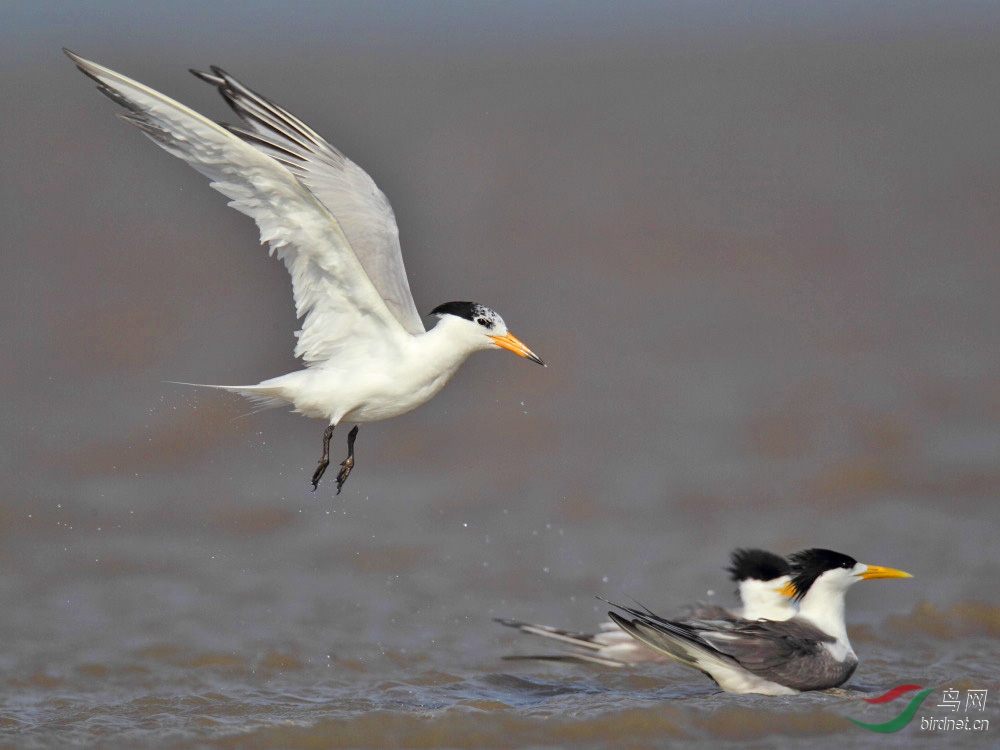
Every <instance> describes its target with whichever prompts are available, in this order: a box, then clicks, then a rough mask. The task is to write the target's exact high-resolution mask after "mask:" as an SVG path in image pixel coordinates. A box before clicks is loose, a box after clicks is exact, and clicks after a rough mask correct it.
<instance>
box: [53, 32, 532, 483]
mask: <svg viewBox="0 0 1000 750" xmlns="http://www.w3.org/2000/svg"><path fill="white" fill-rule="evenodd" d="M64 52H65V53H66V54H67V55H68V56H69V57H70V59H71V60H73V62H75V63H76V66H77V67H78V68H79V69H80V70H81V71H82V72H83V73H85V74H86V75H88V76H90V77H91V78H93V79H94V80H95V81H97V83H98V84H99V85H98V88H99V90H100V91H101V92H102V93H104V94H106V95H107V96H108V97H110V98H111V99H112V100H114V101H115V102H117V103H118V104H120V105H121V106H123V107H124V108H125V109H127V110H128V113H127V114H123V115H122V118H123V119H125V120H126V121H127V122H130V123H132V124H133V125H135V126H137V127H138V128H139V129H140V130H142V132H143V133H144V134H145V135H146V136H148V137H149V138H150V139H151V140H152V141H153V142H154V143H156V144H157V145H158V146H160V147H161V148H163V149H164V150H166V151H168V152H170V153H171V154H173V155H174V156H176V157H179V158H181V159H183V160H184V161H186V162H188V164H190V165H191V166H192V167H194V168H195V169H197V170H198V171H199V172H201V173H202V174H204V175H205V176H206V177H208V178H209V179H211V180H212V182H211V186H212V187H213V188H215V189H216V190H218V191H219V192H220V193H222V194H223V195H225V196H226V197H228V198H229V199H230V203H229V205H230V206H232V207H233V208H235V209H236V210H237V211H240V212H241V213H244V214H246V215H247V216H249V217H251V218H252V219H253V220H254V221H255V222H257V226H258V227H259V229H260V236H261V242H266V243H268V245H269V248H270V252H271V254H272V255H274V254H276V255H277V256H278V257H279V258H280V259H281V260H282V261H284V263H285V267H286V268H287V269H288V272H289V273H290V274H291V276H292V292H293V294H294V296H295V311H296V314H297V315H298V317H299V318H302V319H303V320H302V330H301V331H298V332H297V333H296V336H297V337H298V343H297V344H296V346H295V356H297V357H301V358H302V360H303V361H304V362H305V364H306V367H305V369H302V370H297V371H296V372H291V373H289V374H287V375H281V376H279V377H276V378H271V379H270V380H265V381H263V382H262V383H258V384H257V385H242V386H207V387H212V388H222V389H225V390H227V391H232V392H234V393H239V394H241V395H243V396H246V397H247V398H250V399H252V400H253V401H254V402H255V403H257V404H258V405H260V406H262V407H270V406H279V405H281V404H290V405H291V406H292V407H294V410H295V411H297V412H299V413H301V414H304V415H306V416H307V417H317V418H321V419H325V420H326V421H327V422H328V427H327V428H326V430H325V431H324V433H323V455H322V458H321V459H320V461H319V465H318V466H317V467H316V471H315V472H314V473H313V477H312V485H313V489H314V490H315V489H316V487H317V486H318V485H319V481H320V478H321V477H322V476H323V473H324V472H325V471H326V467H327V466H328V465H329V463H330V438H331V436H332V434H333V429H334V427H336V426H337V425H338V424H339V423H340V422H342V421H347V422H352V423H354V425H355V426H354V427H353V429H351V431H350V433H349V434H348V436H347V445H348V455H347V458H346V459H345V460H344V462H343V463H342V464H341V465H340V472H339V473H338V475H337V492H338V493H339V492H340V490H341V488H342V487H343V485H344V482H345V481H346V479H347V477H348V475H349V474H350V472H351V469H352V468H353V467H354V440H355V438H356V437H357V434H358V425H359V424H363V423H365V422H374V421H377V420H380V419H389V418H391V417H396V416H399V415H400V414H405V413H406V412H408V411H410V410H411V409H415V408H416V407H418V406H420V405H421V404H423V403H424V402H426V401H427V400H428V399H430V398H431V397H433V396H434V395H435V394H436V393H437V392H438V391H439V390H441V388H442V387H443V386H444V384H445V383H447V382H448V380H449V379H450V378H451V376H452V375H454V374H455V372H456V370H458V368H459V366H461V364H462V363H463V362H464V361H465V360H466V358H467V357H468V356H469V355H470V354H472V353H473V352H476V351H479V350H483V349H498V348H502V349H508V350H510V351H512V352H514V353H515V354H518V355H520V356H522V357H526V358H528V359H530V360H531V361H533V362H537V363H538V364H540V365H544V362H542V360H541V359H539V358H538V356H537V355H535V353H534V352H532V351H531V350H530V349H529V348H528V347H527V346H525V345H524V344H523V343H522V342H521V341H520V340H519V339H518V338H517V337H516V336H514V334H512V333H511V332H510V331H508V330H507V325H506V324H505V323H504V320H503V318H501V317H500V316H499V315H498V314H497V313H496V312H494V311H493V310H491V309H490V308H488V307H486V306H485V305H480V304H477V303H474V302H448V303H445V304H443V305H439V306H438V307H436V308H435V309H434V310H432V311H431V314H432V315H435V316H437V318H438V323H437V325H436V326H434V328H432V329H431V330H430V331H426V330H425V329H424V326H423V323H422V322H421V320H420V315H419V314H418V313H417V308H416V306H415V305H414V303H413V297H412V295H411V294H410V287H409V284H408V283H407V280H406V271H405V269H404V268H403V257H402V253H401V251H400V246H399V230H398V229H397V227H396V219H395V216H394V215H393V212H392V207H391V206H390V205H389V201H388V199H386V197H385V195H384V194H383V193H382V191H381V190H379V189H378V187H376V185H375V183H374V182H373V181H372V179H371V177H369V176H368V174H367V173H365V171H364V170H362V169H361V168H360V167H359V166H357V165H356V164H355V163H354V162H352V161H351V160H350V159H348V158H347V157H345V156H344V155H343V154H342V153H340V151H338V150H337V149H336V148H334V147H333V146H331V145H330V144H329V143H327V141H326V140H324V139H323V138H322V137H321V136H320V135H319V134H317V133H316V131H314V130H313V129H312V128H310V127H309V126H308V125H306V124H305V123H303V122H302V121H301V120H299V119H298V118H297V117H295V116H294V115H292V114H290V113H289V112H287V111H286V110H284V109H282V108H281V107H279V106H277V105H276V104H274V103H273V102H271V101H268V100H267V99H265V98H264V97H262V96H260V95H259V94H256V93H254V92H253V91H251V90H250V89H248V88H247V87H246V86H244V85H243V84H241V83H240V82H239V81H237V80H236V79H235V78H233V77H232V76H230V75H228V74H227V73H226V72H225V71H223V70H222V69H220V68H217V67H213V68H211V71H212V72H211V73H200V72H198V71H191V72H192V73H194V74H195V75H196V76H197V77H198V78H200V79H201V80H203V81H205V82H207V83H210V84H211V85H213V86H215V87H217V88H218V89H219V92H220V93H221V94H222V96H223V98H224V99H225V100H226V103H227V104H229V106H230V107H232V109H233V110H234V111H235V112H236V114H237V115H238V116H239V118H240V120H241V125H240V127H233V126H230V125H217V124H216V123H214V122H212V121H210V120H208V119H206V118H205V117H202V116H201V115H199V114H198V113H197V112H194V111H192V110H190V109H188V108H187V107H185V106H184V105H182V104H179V103H178V102H175V101H174V100H173V99H170V98H169V97H167V96H164V95H163V94H161V93H159V92H157V91H154V90H153V89H151V88H148V87H147V86H144V85H143V84H141V83H138V82H136V81H133V80H131V79H130V78H126V77H125V76H123V75H121V74H120V73H116V72H114V71H113V70H109V69H108V68H105V67H103V66H101V65H98V64H97V63H93V62H90V61H88V60H85V59H83V58H82V57H80V56H79V55H76V54H74V53H72V52H70V51H69V50H64ZM192 385H193V384H192Z"/></svg>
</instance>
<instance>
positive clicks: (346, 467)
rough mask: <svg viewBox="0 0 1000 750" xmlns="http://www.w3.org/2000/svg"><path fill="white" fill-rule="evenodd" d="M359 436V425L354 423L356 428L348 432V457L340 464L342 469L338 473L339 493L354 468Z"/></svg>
mask: <svg viewBox="0 0 1000 750" xmlns="http://www.w3.org/2000/svg"><path fill="white" fill-rule="evenodd" d="M357 436H358V425H354V429H353V430H351V431H350V432H348V433H347V458H345V459H344V462H343V463H342V464H341V465H340V471H339V472H338V473H337V494H338V495H339V494H340V490H341V488H342V487H343V486H344V482H346V481H347V477H349V476H350V475H351V469H353V468H354V440H355V438H357Z"/></svg>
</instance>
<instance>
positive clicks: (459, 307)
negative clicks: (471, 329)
mask: <svg viewBox="0 0 1000 750" xmlns="http://www.w3.org/2000/svg"><path fill="white" fill-rule="evenodd" d="M431 315H436V316H438V317H439V318H441V317H444V316H445V315H454V316H455V317H456V318H462V319H464V320H468V321H470V322H472V323H475V324H476V325H479V326H482V328H483V330H484V331H488V332H490V333H494V334H503V333H506V331H507V325H506V323H504V322H503V318H501V317H500V314H499V313H498V312H497V311H496V310H491V309H490V308H488V307H487V306H486V305H480V304H479V303H478V302H445V303H444V304H443V305H438V306H437V307H435V308H434V309H433V310H431Z"/></svg>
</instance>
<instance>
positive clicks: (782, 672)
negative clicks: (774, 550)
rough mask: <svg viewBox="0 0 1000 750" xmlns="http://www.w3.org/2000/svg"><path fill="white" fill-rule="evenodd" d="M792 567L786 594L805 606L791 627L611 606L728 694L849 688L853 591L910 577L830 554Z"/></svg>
mask: <svg viewBox="0 0 1000 750" xmlns="http://www.w3.org/2000/svg"><path fill="white" fill-rule="evenodd" d="M788 560H789V563H790V564H791V572H792V578H791V581H790V582H789V583H788V584H787V585H786V587H785V591H786V593H788V594H789V595H793V596H794V597H795V598H796V599H797V600H798V604H799V611H798V614H796V615H795V616H794V617H792V618H791V619H788V620H784V621H781V622H775V621H771V620H754V621H748V620H737V621H731V620H694V621H690V622H680V621H676V620H668V619H665V618H663V617H660V616H658V615H656V614H653V613H652V612H650V611H648V610H641V609H636V608H633V607H624V606H622V605H620V604H612V606H614V607H617V608H618V609H620V610H621V611H622V612H624V613H625V614H626V615H628V617H623V616H622V615H620V614H618V613H617V612H609V613H608V614H609V615H610V617H611V619H612V620H614V621H615V622H616V623H617V624H618V625H619V627H621V628H622V629H623V630H625V631H627V632H628V633H630V634H631V635H632V636H633V637H635V638H636V639H637V640H639V641H642V642H643V643H645V644H646V645H647V646H649V647H650V648H653V649H656V650H657V651H659V652H660V653H662V654H665V655H666V656H669V657H670V658H672V659H675V660H677V661H679V662H681V663H682V664H687V665H688V666H691V667H694V668H695V669H698V670H700V671H702V672H704V673H705V674H706V675H708V676H709V677H710V678H712V679H713V680H715V682H716V683H717V684H718V685H719V687H721V688H722V689H723V690H725V691H727V692H731V693H763V694H765V695H789V694H793V693H798V692H801V691H804V690H823V689H826V688H831V687H836V686H838V685H842V684H843V683H844V682H846V681H847V680H848V678H850V676H851V675H852V674H854V670H855V668H856V667H857V665H858V657H857V655H856V654H855V653H854V649H853V648H852V647H851V643H850V641H849V640H848V638H847V626H846V624H845V622H844V598H845V595H846V593H847V589H848V588H850V587H851V586H853V585H854V584H855V583H857V582H858V581H864V580H869V579H873V578H910V577H911V576H910V574H909V573H905V572H903V571H901V570H896V569H894V568H885V567H881V566H878V565H866V564H864V563H860V562H858V561H857V560H855V559H854V558H853V557H850V556H848V555H844V554H841V553H839V552H833V551H832V550H827V549H808V550H804V551H802V552H797V553H796V554H794V555H790V556H789V558H788Z"/></svg>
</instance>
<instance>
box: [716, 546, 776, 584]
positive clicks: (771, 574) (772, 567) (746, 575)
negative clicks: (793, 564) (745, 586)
mask: <svg viewBox="0 0 1000 750" xmlns="http://www.w3.org/2000/svg"><path fill="white" fill-rule="evenodd" d="M729 560H730V563H731V565H730V566H729V567H728V568H726V570H727V571H728V572H729V576H730V578H731V579H732V580H734V581H746V580H748V579H754V580H757V581H773V580H774V579H775V578H780V577H781V576H785V575H788V574H789V565H788V562H787V561H786V560H785V558H783V557H782V556H781V555H776V554H774V553H773V552H768V551H767V550H763V549H735V550H733V552H732V554H731V555H730V556H729Z"/></svg>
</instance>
